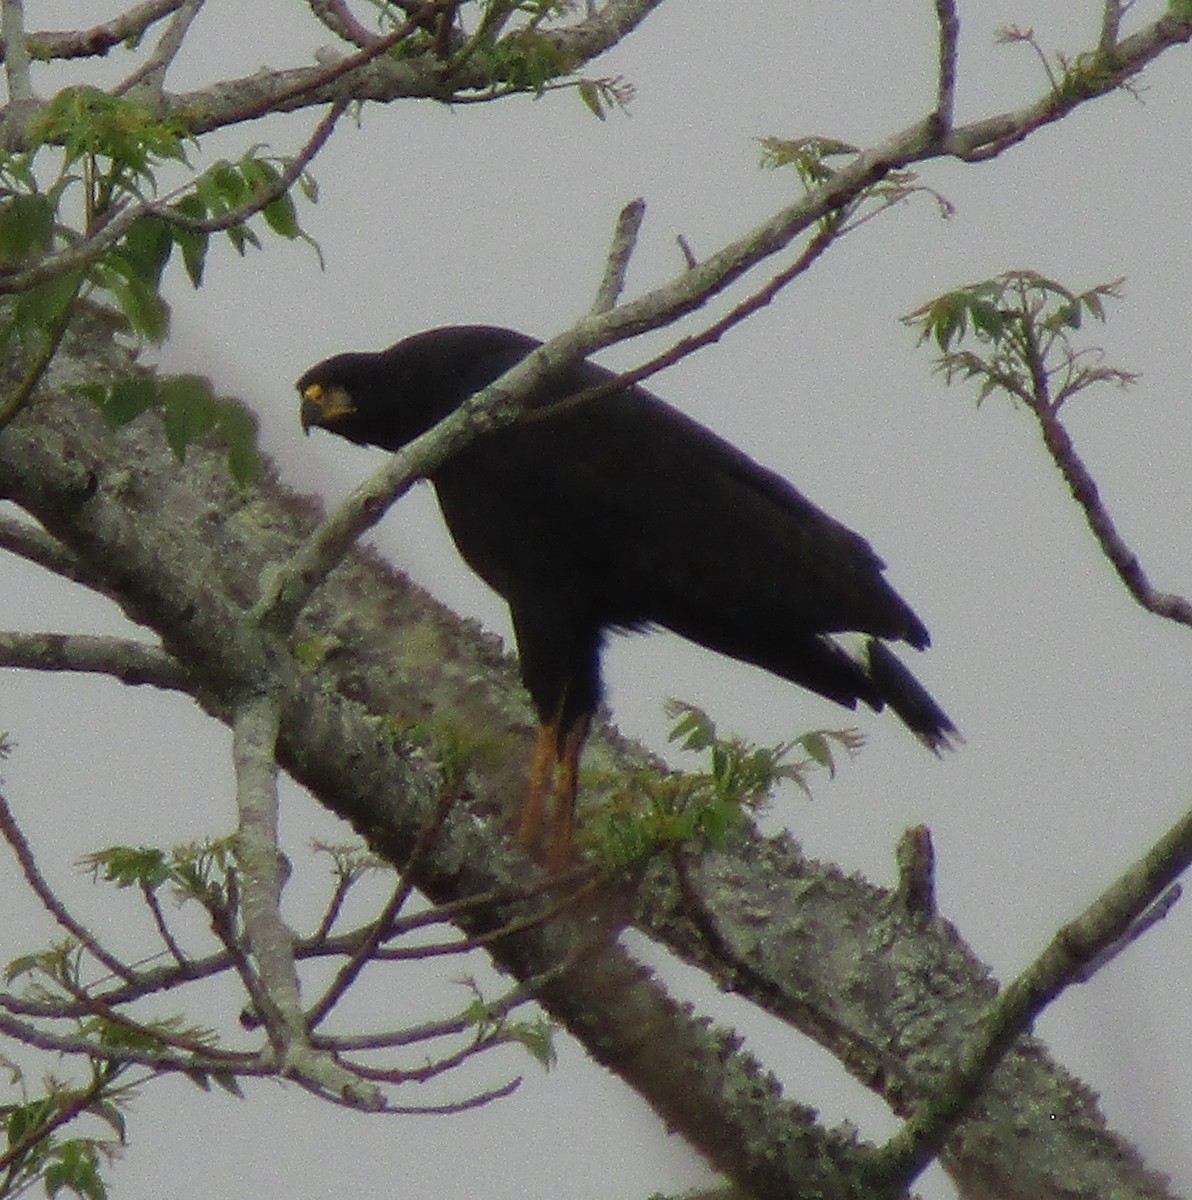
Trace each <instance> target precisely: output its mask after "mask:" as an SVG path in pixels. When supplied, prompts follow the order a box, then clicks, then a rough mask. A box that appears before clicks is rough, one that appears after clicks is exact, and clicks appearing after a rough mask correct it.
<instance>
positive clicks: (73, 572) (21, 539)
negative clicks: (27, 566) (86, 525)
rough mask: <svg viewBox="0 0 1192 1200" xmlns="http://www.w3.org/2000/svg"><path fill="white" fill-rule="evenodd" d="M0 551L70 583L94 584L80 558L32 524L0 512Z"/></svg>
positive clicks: (88, 585) (91, 585) (89, 585)
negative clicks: (18, 556) (7, 552)
mask: <svg viewBox="0 0 1192 1200" xmlns="http://www.w3.org/2000/svg"><path fill="white" fill-rule="evenodd" d="M0 550H8V551H9V552H10V553H12V554H18V555H20V557H21V558H24V559H28V560H29V562H32V563H36V564H37V565H38V566H39V567H45V569H46V570H47V571H53V572H54V574H55V575H61V576H62V578H63V579H69V580H70V581H71V582H72V583H81V584H83V585H84V586H85V587H93V586H94V583H93V581H92V579H91V577H90V575H89V574H88V573H87V571H86V569H85V568H84V566H83V564H82V563H81V562H80V561H79V559H78V558H77V557H76V556H75V555H74V554H72V553H71V552H70V551H69V550H68V549H67V548H66V547H65V546H64V545H63V544H62V543H61V542H60V541H58V540H57V539H56V538H52V537H50V535H49V534H48V533H46V532H45V530H43V529H41V528H39V527H38V526H36V525H34V524H33V523H32V522H31V521H23V520H18V519H17V518H15V517H9V516H6V515H4V514H3V513H0Z"/></svg>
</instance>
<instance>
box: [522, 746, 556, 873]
mask: <svg viewBox="0 0 1192 1200" xmlns="http://www.w3.org/2000/svg"><path fill="white" fill-rule="evenodd" d="M558 747H559V727H558V723H557V722H554V723H552V724H550V725H540V726H539V727H538V740H537V741H536V742H535V743H534V758H533V760H532V762H531V764H530V786H529V787H528V788H527V789H526V794H525V796H524V797H523V798H522V803H521V808H520V809H519V810H518V814H517V820H516V822H515V824H514V833H515V835H516V837H517V840H518V841H519V842H521V844H522V845H523V846H525V847H526V849H527V850H530V851H533V849H534V848H535V846H537V845H538V843H539V841H541V839H542V836H543V832H544V828H545V826H546V824H547V819H546V818H547V812H546V797H547V793H548V792H549V790H550V785H551V780H552V779H553V777H554V773H555V759H556V758H557V757H558V753H559V749H558Z"/></svg>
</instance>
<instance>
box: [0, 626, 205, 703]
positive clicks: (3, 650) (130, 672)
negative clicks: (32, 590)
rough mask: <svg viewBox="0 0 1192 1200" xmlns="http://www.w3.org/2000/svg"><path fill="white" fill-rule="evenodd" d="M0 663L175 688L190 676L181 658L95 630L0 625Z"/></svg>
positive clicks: (185, 683) (183, 686)
mask: <svg viewBox="0 0 1192 1200" xmlns="http://www.w3.org/2000/svg"><path fill="white" fill-rule="evenodd" d="M0 667H16V668H19V669H23V670H28V671H79V672H84V673H90V674H97V675H110V676H112V678H113V679H119V680H120V682H121V683H127V684H134V685H135V684H150V685H152V686H153V687H158V688H165V689H168V690H173V691H180V692H185V691H187V690H188V687H189V682H190V681H189V676H188V675H187V672H186V670H185V669H184V668H183V667H182V666H181V664H179V663H178V662H177V661H176V660H175V659H173V658H171V657H170V656H169V655H168V654H163V653H162V651H160V650H158V649H157V648H156V647H154V646H147V645H145V643H144V642H134V641H130V640H129V639H127V638H118V637H105V636H102V635H97V634H82V633H74V634H69V633H10V632H4V631H0Z"/></svg>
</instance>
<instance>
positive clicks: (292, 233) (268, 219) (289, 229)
mask: <svg viewBox="0 0 1192 1200" xmlns="http://www.w3.org/2000/svg"><path fill="white" fill-rule="evenodd" d="M261 215H262V216H263V217H264V218H265V223H266V224H267V225H268V226H269V228H270V229H272V230H273V232H274V233H277V234H280V235H281V236H282V237H284V238H296V237H300V236H301V234H302V229H301V228H300V226H299V225H298V210H297V208H296V207H295V205H294V200H293V197H291V196H290V195H289V194H288V193H287V194H286V195H283V196H278V198H277V199H276V200H273V201H270V203H268V204H266V205H265V207H264V208H263V209H261Z"/></svg>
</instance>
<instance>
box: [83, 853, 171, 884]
mask: <svg viewBox="0 0 1192 1200" xmlns="http://www.w3.org/2000/svg"><path fill="white" fill-rule="evenodd" d="M81 861H82V862H83V863H84V864H85V865H86V866H88V867H90V868H91V870H92V871H93V872H94V873H95V874H96V875H98V876H99V877H101V878H102V879H104V880H106V881H107V882H108V883H114V884H115V885H116V886H117V887H122V888H124V887H147V888H149V889H150V890H151V891H152V890H153V889H155V888H159V887H161V885H162V884H163V883H165V881H166V880H167V879H169V877H170V867H169V863H168V862H167V861H166V856H165V854H164V853H163V852H162V851H161V850H158V849H157V848H156V847H154V846H109V847H108V848H107V849H106V850H97V851H96V852H95V853H94V854H88V855H87V856H86V857H85V858H83V859H82V860H81Z"/></svg>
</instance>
